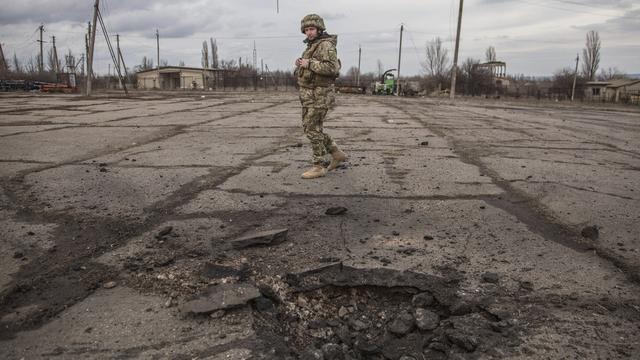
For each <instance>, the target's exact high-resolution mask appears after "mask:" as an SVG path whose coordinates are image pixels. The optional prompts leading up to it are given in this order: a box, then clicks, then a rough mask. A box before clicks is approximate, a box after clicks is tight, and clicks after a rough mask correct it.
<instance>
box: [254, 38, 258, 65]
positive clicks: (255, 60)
mask: <svg viewBox="0 0 640 360" xmlns="http://www.w3.org/2000/svg"><path fill="white" fill-rule="evenodd" d="M253 69H254V70H255V69H258V51H257V50H256V41H255V40H254V41H253Z"/></svg>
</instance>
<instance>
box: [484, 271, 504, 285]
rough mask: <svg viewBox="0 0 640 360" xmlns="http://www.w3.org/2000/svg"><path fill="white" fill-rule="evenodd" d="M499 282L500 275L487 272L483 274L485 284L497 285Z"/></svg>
mask: <svg viewBox="0 0 640 360" xmlns="http://www.w3.org/2000/svg"><path fill="white" fill-rule="evenodd" d="M499 280H500V275H498V274H496V273H493V272H486V273H484V274H482V281H484V282H488V283H492V284H497V283H498V281H499Z"/></svg>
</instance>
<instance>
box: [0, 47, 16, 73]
mask: <svg viewBox="0 0 640 360" xmlns="http://www.w3.org/2000/svg"><path fill="white" fill-rule="evenodd" d="M6 71H9V66H8V65H7V59H5V57H4V51H2V44H0V73H3V72H6ZM16 72H17V71H16Z"/></svg>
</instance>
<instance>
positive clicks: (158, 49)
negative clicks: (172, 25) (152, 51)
mask: <svg viewBox="0 0 640 360" xmlns="http://www.w3.org/2000/svg"><path fill="white" fill-rule="evenodd" d="M156 51H157V55H158V56H157V60H158V65H157V66H156V69H157V72H158V88H160V32H159V31H158V29H156Z"/></svg>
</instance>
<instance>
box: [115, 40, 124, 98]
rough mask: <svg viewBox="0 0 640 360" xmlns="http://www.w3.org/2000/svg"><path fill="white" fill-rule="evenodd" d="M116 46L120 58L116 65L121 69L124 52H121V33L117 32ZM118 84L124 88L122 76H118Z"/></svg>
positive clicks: (117, 55)
mask: <svg viewBox="0 0 640 360" xmlns="http://www.w3.org/2000/svg"><path fill="white" fill-rule="evenodd" d="M116 48H117V49H118V53H117V54H116V58H117V59H118V65H116V67H117V68H118V69H121V67H120V59H121V58H122V54H121V53H120V34H116ZM123 62H124V61H123ZM118 80H119V81H118V84H119V88H120V89H122V78H120V77H119V76H118Z"/></svg>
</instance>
